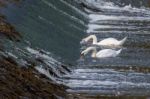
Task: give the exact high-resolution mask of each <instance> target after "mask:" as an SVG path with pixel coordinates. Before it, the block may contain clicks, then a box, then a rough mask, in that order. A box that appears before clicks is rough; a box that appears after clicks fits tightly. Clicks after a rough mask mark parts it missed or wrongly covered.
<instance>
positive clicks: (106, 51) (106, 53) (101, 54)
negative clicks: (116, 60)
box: [96, 49, 121, 58]
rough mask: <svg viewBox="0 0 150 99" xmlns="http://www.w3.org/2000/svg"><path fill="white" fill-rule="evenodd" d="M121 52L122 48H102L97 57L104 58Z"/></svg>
mask: <svg viewBox="0 0 150 99" xmlns="http://www.w3.org/2000/svg"><path fill="white" fill-rule="evenodd" d="M120 52H121V49H120V50H118V51H116V50H112V49H104V50H100V51H99V52H98V53H97V54H96V57H97V58H102V57H116V56H117V55H118V54H119V53H120Z"/></svg>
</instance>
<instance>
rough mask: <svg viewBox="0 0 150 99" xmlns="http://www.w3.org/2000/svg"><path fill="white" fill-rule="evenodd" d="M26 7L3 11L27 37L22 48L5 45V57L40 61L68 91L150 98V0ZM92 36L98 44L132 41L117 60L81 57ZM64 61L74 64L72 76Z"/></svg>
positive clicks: (42, 1) (48, 2)
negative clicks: (106, 40) (85, 40)
mask: <svg viewBox="0 0 150 99" xmlns="http://www.w3.org/2000/svg"><path fill="white" fill-rule="evenodd" d="M20 5H21V6H19V5H18V6H16V5H15V6H14V5H11V4H10V5H9V6H8V7H7V8H5V9H3V10H2V11H1V12H3V13H4V14H5V15H6V16H7V18H8V20H9V22H11V23H12V24H13V25H14V26H15V27H16V29H17V30H18V31H19V32H21V33H22V35H23V36H24V38H23V42H21V43H19V44H18V43H17V44H16V43H15V44H14V43H12V42H10V41H9V40H6V41H4V42H5V43H6V42H7V43H8V44H7V46H6V48H7V51H6V53H5V54H7V55H10V56H12V57H13V58H14V59H16V60H18V61H19V63H20V64H24V65H26V64H28V65H29V63H28V61H26V60H32V61H36V62H37V64H38V66H37V67H36V69H37V70H38V71H39V72H41V73H43V74H45V75H46V76H48V77H49V78H50V79H51V80H53V81H55V82H58V83H63V84H65V85H66V86H69V89H67V92H68V93H73V94H74V93H76V94H84V95H85V96H97V95H102V96H123V95H128V96H150V67H149V65H150V61H149V59H150V43H149V42H150V9H149V8H148V6H149V2H148V0H147V1H146V0H139V1H136V0H126V1H123V0H115V1H114V0H74V1H70V0H25V1H23V2H22V3H21V4H20ZM91 34H95V35H96V36H97V37H98V41H100V40H102V39H104V38H108V37H114V38H117V39H119V40H121V39H122V38H124V37H127V41H126V42H125V44H124V46H123V48H122V49H123V50H122V52H121V53H120V54H119V56H117V57H114V58H102V59H94V58H91V57H90V55H87V56H86V57H85V58H84V59H79V57H80V51H81V50H83V49H85V48H86V47H87V46H86V45H80V41H81V40H82V38H84V37H86V36H88V35H91ZM14 46H15V47H14ZM12 48H13V50H12ZM45 50H46V51H45ZM18 52H19V53H18ZM58 60H59V61H60V62H59V61H58ZM63 61H64V62H65V63H73V64H74V65H73V66H72V67H69V68H72V70H71V71H72V72H71V73H68V69H66V68H64V67H62V66H61V64H62V63H63ZM49 70H51V71H52V72H53V73H51V72H50V71H49ZM62 73H63V74H65V75H63V76H62Z"/></svg>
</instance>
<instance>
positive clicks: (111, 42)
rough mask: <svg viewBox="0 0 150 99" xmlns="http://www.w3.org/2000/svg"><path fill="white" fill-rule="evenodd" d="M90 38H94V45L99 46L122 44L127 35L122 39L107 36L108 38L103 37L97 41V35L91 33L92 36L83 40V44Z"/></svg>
mask: <svg viewBox="0 0 150 99" xmlns="http://www.w3.org/2000/svg"><path fill="white" fill-rule="evenodd" d="M90 39H92V40H93V44H94V45H98V46H121V45H123V44H124V42H125V41H126V39H127V37H125V38H123V39H122V40H120V41H119V40H117V39H115V38H106V39H103V40H101V41H99V42H97V37H96V36H95V35H90V36H88V37H86V38H84V39H83V40H82V41H81V44H83V43H86V42H88V41H89V40H90Z"/></svg>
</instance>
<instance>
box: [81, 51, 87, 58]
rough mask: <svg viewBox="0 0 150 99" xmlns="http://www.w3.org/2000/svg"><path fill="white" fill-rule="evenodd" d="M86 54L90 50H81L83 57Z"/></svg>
mask: <svg viewBox="0 0 150 99" xmlns="http://www.w3.org/2000/svg"><path fill="white" fill-rule="evenodd" d="M86 54H88V51H87V50H84V51H82V52H81V55H80V56H82V57H83V56H85V55H86Z"/></svg>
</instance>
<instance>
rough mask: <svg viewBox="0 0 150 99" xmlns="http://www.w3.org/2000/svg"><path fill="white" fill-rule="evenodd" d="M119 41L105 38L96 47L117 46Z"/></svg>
mask: <svg viewBox="0 0 150 99" xmlns="http://www.w3.org/2000/svg"><path fill="white" fill-rule="evenodd" d="M118 43H119V41H118V40H116V39H115V38H107V39H104V40H102V41H100V42H99V43H98V45H118Z"/></svg>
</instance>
